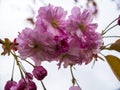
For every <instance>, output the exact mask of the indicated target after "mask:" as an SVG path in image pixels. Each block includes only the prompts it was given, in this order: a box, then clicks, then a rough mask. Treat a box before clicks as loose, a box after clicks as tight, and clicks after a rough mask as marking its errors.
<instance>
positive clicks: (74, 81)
mask: <svg viewBox="0 0 120 90" xmlns="http://www.w3.org/2000/svg"><path fill="white" fill-rule="evenodd" d="M70 72H71V75H72V83H73V86H74V85H75V83H76V84H77V85H78V87H79V88H80V86H79V84H78V82H77V80H76V79H75V77H74V74H73V70H72V65H70Z"/></svg>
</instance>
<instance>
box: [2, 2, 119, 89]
mask: <svg viewBox="0 0 120 90" xmlns="http://www.w3.org/2000/svg"><path fill="white" fill-rule="evenodd" d="M36 1H37V0H36ZM43 1H44V2H45V3H46V4H48V3H51V4H53V5H57V6H62V7H63V8H64V9H65V10H69V11H70V9H71V8H72V7H73V6H74V5H76V4H75V3H74V2H73V0H43ZM81 1H82V0H81ZM83 1H84V0H83ZM109 1H110V0H97V2H98V3H99V10H100V11H99V15H98V17H97V18H96V22H98V23H99V27H98V31H99V32H100V31H101V30H102V29H104V28H105V26H106V25H107V24H108V23H109V22H110V21H112V20H113V19H115V18H116V17H118V15H119V14H120V11H117V10H116V5H115V4H114V3H111V2H109ZM28 2H29V3H28ZM77 5H79V4H77ZM40 6H43V4H42V3H40V2H39V1H37V2H36V4H35V5H34V4H32V0H31V1H30V0H1V1H0V38H2V39H3V38H5V37H8V38H10V39H11V40H12V39H13V38H15V37H17V35H18V32H20V31H22V29H24V28H25V27H32V26H31V25H30V24H29V23H28V22H26V21H25V18H26V17H29V16H32V15H31V11H30V7H31V8H33V9H34V10H38V8H39V7H40ZM118 29H119V28H115V29H113V30H112V31H111V32H110V33H108V35H110V34H111V33H112V34H117V33H119V34H120V32H119V30H118ZM105 42H107V43H108V42H111V39H110V40H106V41H105ZM0 52H2V50H1V48H0ZM104 53H105V54H110V53H113V52H104ZM114 53H115V52H114ZM12 63H13V57H7V56H6V57H4V56H0V90H4V89H3V87H4V84H5V83H6V81H7V80H9V79H10V78H11V71H12ZM23 64H24V65H25V67H26V69H27V70H28V71H31V70H32V67H31V66H29V65H28V64H26V63H23ZM56 64H57V63H55V62H53V63H43V65H44V67H45V68H46V69H47V70H48V76H47V77H46V78H45V79H44V81H43V82H44V83H45V85H46V88H47V90H68V89H69V87H70V86H71V85H72V83H71V75H70V71H69V68H68V69H64V68H61V69H60V70H59V71H58V67H57V65H56ZM91 66H92V63H91V64H89V65H87V66H86V65H82V66H76V70H74V73H75V77H76V79H77V80H78V82H79V85H80V86H81V88H82V89H83V90H117V88H120V83H119V82H118V80H117V79H116V77H115V76H114V74H113V73H112V71H111V69H110V67H109V66H108V64H107V63H106V62H103V61H98V62H96V64H95V66H94V68H93V69H91ZM15 68H17V66H16V67H15ZM17 70H18V69H16V70H15V75H14V76H15V79H16V80H19V79H20V74H19V71H17ZM35 81H36V80H35ZM36 82H37V85H38V90H42V87H41V84H40V82H39V81H36Z"/></svg>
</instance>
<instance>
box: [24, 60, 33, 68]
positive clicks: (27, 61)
mask: <svg viewBox="0 0 120 90" xmlns="http://www.w3.org/2000/svg"><path fill="white" fill-rule="evenodd" d="M25 61H26V62H27V63H28V64H30V65H31V66H33V67H35V66H34V65H33V64H32V63H30V62H29V61H27V60H25Z"/></svg>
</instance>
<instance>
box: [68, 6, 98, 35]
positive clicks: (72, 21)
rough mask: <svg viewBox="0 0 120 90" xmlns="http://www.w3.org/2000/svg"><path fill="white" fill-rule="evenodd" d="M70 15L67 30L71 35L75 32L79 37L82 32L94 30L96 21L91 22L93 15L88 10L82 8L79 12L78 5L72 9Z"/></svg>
mask: <svg viewBox="0 0 120 90" xmlns="http://www.w3.org/2000/svg"><path fill="white" fill-rule="evenodd" d="M71 13H72V15H70V16H69V20H68V32H69V33H71V34H72V35H74V34H76V35H78V36H79V37H80V36H81V35H83V34H86V33H89V32H92V31H95V29H96V28H97V24H96V23H92V20H93V15H92V13H90V11H89V10H84V11H83V12H82V13H81V10H80V8H79V7H74V8H73V9H72V12H71Z"/></svg>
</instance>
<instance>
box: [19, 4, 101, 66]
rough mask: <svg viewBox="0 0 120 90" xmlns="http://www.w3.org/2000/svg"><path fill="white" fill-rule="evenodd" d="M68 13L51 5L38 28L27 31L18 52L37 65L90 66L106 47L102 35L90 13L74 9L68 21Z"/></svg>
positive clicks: (42, 13)
mask: <svg viewBox="0 0 120 90" xmlns="http://www.w3.org/2000/svg"><path fill="white" fill-rule="evenodd" d="M66 14H67V11H64V9H63V8H61V7H54V6H52V5H48V6H46V7H41V8H40V9H39V11H38V16H37V20H36V22H35V27H34V28H33V29H31V28H25V29H24V30H23V31H22V32H21V33H20V34H19V36H18V38H17V43H18V52H19V54H20V57H21V58H22V59H23V60H25V59H27V58H29V57H30V58H31V59H32V60H33V61H34V62H35V65H40V64H41V62H43V61H48V62H51V61H58V66H59V67H60V66H61V63H63V64H64V67H65V68H66V67H67V66H68V65H76V64H82V63H85V64H88V63H90V62H91V60H92V59H93V58H96V56H97V53H99V52H100V48H101V46H102V43H103V41H102V35H101V34H100V33H98V32H96V28H97V26H98V25H97V24H96V23H92V20H93V16H92V14H91V12H90V10H84V11H83V12H81V10H80V8H79V7H73V9H72V11H71V15H69V16H68V18H67V19H66Z"/></svg>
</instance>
